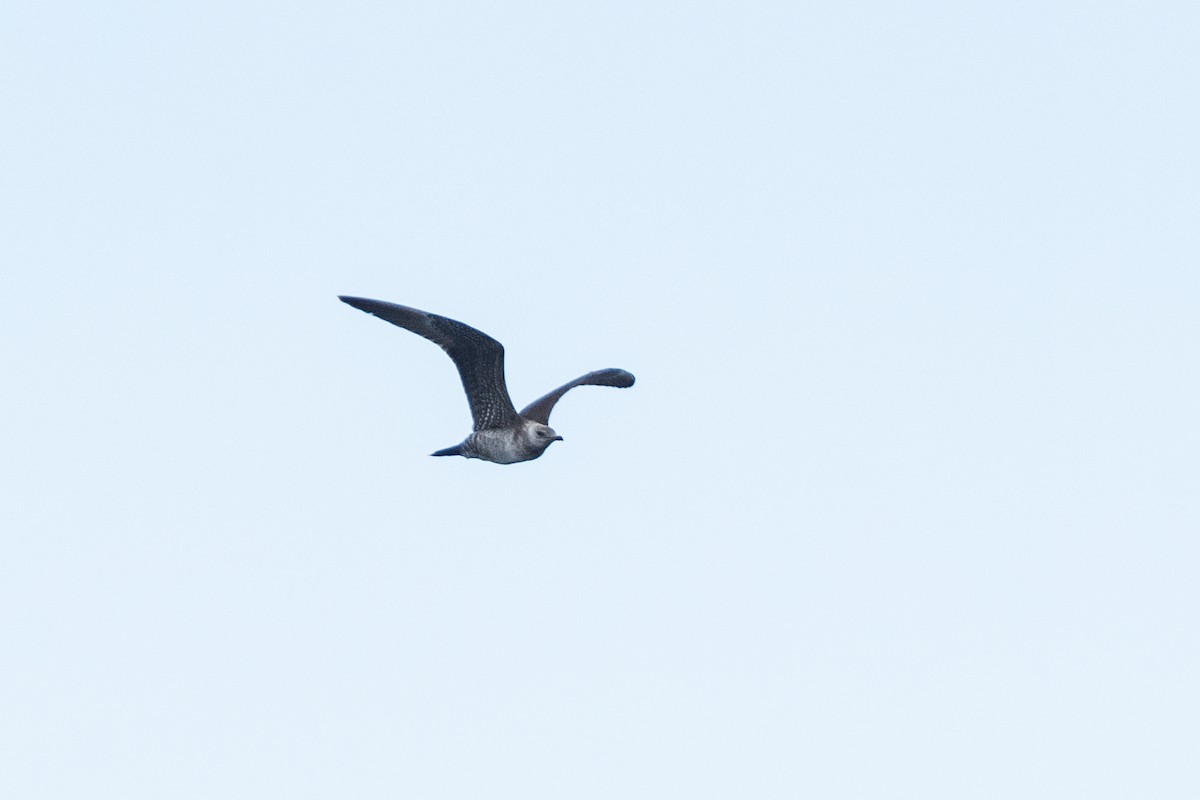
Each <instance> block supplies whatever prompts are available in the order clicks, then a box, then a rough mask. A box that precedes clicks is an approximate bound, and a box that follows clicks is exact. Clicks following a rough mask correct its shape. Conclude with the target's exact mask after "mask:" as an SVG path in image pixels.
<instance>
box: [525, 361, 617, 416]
mask: <svg viewBox="0 0 1200 800" xmlns="http://www.w3.org/2000/svg"><path fill="white" fill-rule="evenodd" d="M633 380H634V379H633V375H632V374H631V373H629V372H626V371H625V370H623V369H598V370H596V371H595V372H589V373H588V374H587V375H582V376H580V377H578V378H576V379H575V380H573V381H571V382H570V383H564V384H563V385H562V386H560V387H558V388H557V389H555V390H554V391H553V392H550V394H547V395H545V396H543V397H539V398H538V399H537V400H534V401H533V402H532V403H530V404H529V405H527V406H525V408H523V409H522V410H521V416H522V417H525V418H526V419H531V420H533V421H534V422H540V423H542V424H543V425H549V424H550V412H551V411H552V410H553V409H554V404H555V403H557V402H558V400H559V398H561V397H562V396H563V395H564V394H566V393H567V392H569V391H571V390H572V389H574V388H575V387H576V386H616V387H617V388H618V389H628V388H629V387H630V386H633Z"/></svg>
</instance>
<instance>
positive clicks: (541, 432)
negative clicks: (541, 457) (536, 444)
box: [537, 431, 546, 439]
mask: <svg viewBox="0 0 1200 800" xmlns="http://www.w3.org/2000/svg"><path fill="white" fill-rule="evenodd" d="M537 435H538V436H540V437H541V438H543V439H545V438H546V432H545V431H538V432H537Z"/></svg>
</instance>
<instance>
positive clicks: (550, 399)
mask: <svg viewBox="0 0 1200 800" xmlns="http://www.w3.org/2000/svg"><path fill="white" fill-rule="evenodd" d="M338 299H339V300H341V301H342V302H343V303H347V304H349V305H352V306H354V307H355V308H357V309H359V310H361V311H365V312H367V313H368V314H373V315H375V316H376V317H379V318H380V319H382V320H386V321H388V322H390V323H392V324H393V325H399V326H400V327H401V328H405V329H406V330H410V331H412V332H413V333H415V334H418V335H420V336H424V337H425V338H426V339H428V340H429V341H431V342H433V343H434V344H436V345H438V346H439V347H441V348H442V349H443V350H445V351H446V354H447V355H448V356H450V360H452V361H453V362H454V366H456V367H458V376H459V377H460V378H462V385H463V389H464V390H465V391H466V393H467V402H468V403H469V404H470V406H471V416H472V417H473V418H474V419H475V430H474V431H472V432H471V435H470V436H468V437H467V438H466V439H463V440H462V442H460V443H459V444H456V445H454V446H453V447H447V448H445V449H443V450H438V451H437V452H436V453H432V454H431V455H435V456H464V457H466V458H479V459H482V460H484V461H492V462H494V463H496V464H515V463H517V462H518V461H532V460H533V459H535V458H537V457H538V456H540V455H541V454H542V453H544V452H546V448H547V447H549V446H550V445H551V443H553V442H561V441H562V440H563V438H562V437H561V436H559V435H558V434H557V433H555V432H554V429H553V428H551V427H550V425H549V422H550V412H551V410H553V408H554V404H555V403H557V402H558V401H559V399H560V398H561V397H562V396H563V395H564V394H566V393H567V392H569V391H570V390H571V389H574V388H575V387H576V386H616V387H617V388H620V389H626V388H628V387H630V386H633V380H634V378H633V375H632V374H630V373H628V372H626V371H625V370H623V369H598V370H596V371H595V372H589V373H588V374H586V375H581V376H580V377H578V378H576V379H575V380H573V381H570V382H569V383H564V384H563V385H562V386H560V387H558V388H557V389H555V390H554V391H552V392H550V393H548V394H546V395H543V396H542V397H539V398H538V399H537V400H534V401H533V402H532V403H530V404H529V405H527V406H525V408H523V409H521V412H520V413H519V414H518V413H517V409H516V407H515V406H513V402H512V398H511V397H509V395H508V387H507V386H506V385H505V383H504V346H503V345H501V344H500V343H499V342H497V341H496V340H495V339H493V338H492V337H490V336H488V335H487V334H486V333H483V332H482V331H477V330H475V329H474V328H472V327H471V326H470V325H464V324H463V323H461V322H458V321H457V320H453V319H450V318H448V317H440V316H438V315H437V314H430V313H429V312H428V311H420V310H418V309H415V308H409V307H408V306H401V305H397V304H395V303H385V302H383V301H382V300H368V299H367V298H365V297H346V296H339V297H338Z"/></svg>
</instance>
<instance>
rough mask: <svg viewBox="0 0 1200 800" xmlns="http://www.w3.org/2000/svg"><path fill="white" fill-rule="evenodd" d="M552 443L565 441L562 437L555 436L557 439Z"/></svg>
mask: <svg viewBox="0 0 1200 800" xmlns="http://www.w3.org/2000/svg"><path fill="white" fill-rule="evenodd" d="M550 441H552V442H561V441H563V438H562V437H561V436H555V437H554V438H553V439H551V440H550Z"/></svg>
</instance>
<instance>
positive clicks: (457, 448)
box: [429, 444, 463, 456]
mask: <svg viewBox="0 0 1200 800" xmlns="http://www.w3.org/2000/svg"><path fill="white" fill-rule="evenodd" d="M462 454H463V451H462V445H461V444H456V445H454V447H447V448H444V449H442V450H438V451H437V452H436V453H430V454H429V455H431V456H461V455H462Z"/></svg>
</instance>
